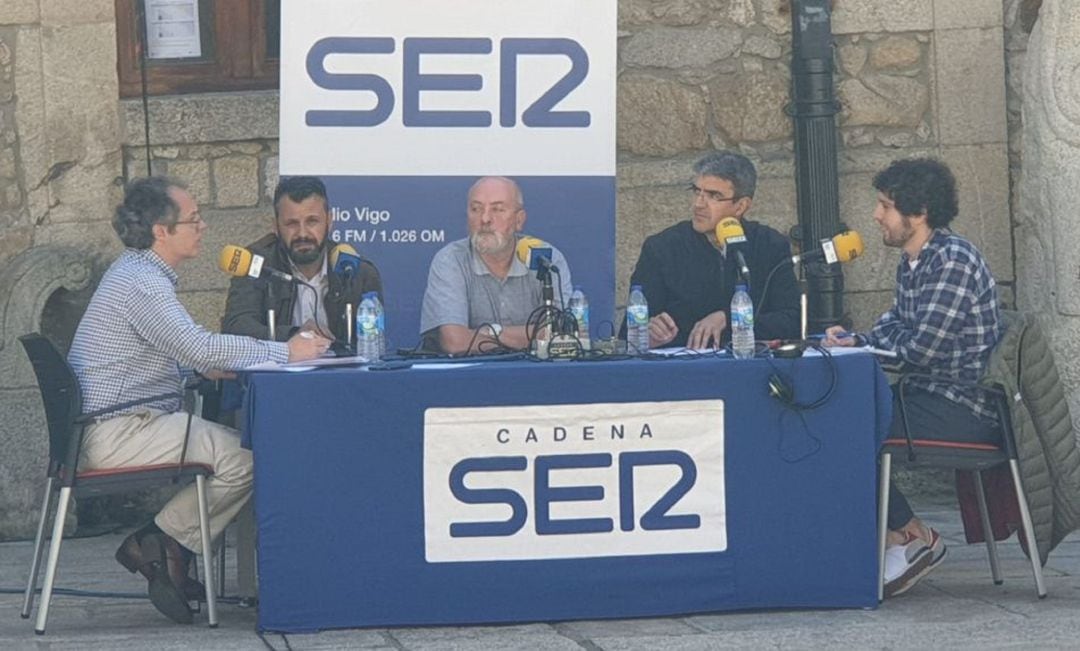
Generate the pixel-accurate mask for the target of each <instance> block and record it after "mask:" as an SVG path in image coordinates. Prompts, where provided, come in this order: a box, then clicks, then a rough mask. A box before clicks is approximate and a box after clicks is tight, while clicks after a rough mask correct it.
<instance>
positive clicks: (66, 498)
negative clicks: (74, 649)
mask: <svg viewBox="0 0 1080 651" xmlns="http://www.w3.org/2000/svg"><path fill="white" fill-rule="evenodd" d="M69 502H71V487H70V486H64V487H63V488H61V489H60V499H59V501H58V502H57V504H56V517H55V518H54V519H53V530H52V538H51V539H50V540H49V560H48V561H47V562H46V563H45V586H44V587H42V589H41V604H40V605H39V606H38V614H37V622H36V623H35V624H34V632H35V633H37V634H38V635H44V634H45V622H46V621H48V619H49V603H50V602H51V601H52V591H53V583H54V582H55V581H56V565H57V563H59V562H60V543H61V542H62V541H63V539H64V520H66V519H67V510H68V503H69Z"/></svg>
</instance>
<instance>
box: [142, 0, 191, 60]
mask: <svg viewBox="0 0 1080 651" xmlns="http://www.w3.org/2000/svg"><path fill="white" fill-rule="evenodd" d="M146 45H147V47H146V53H147V56H148V57H149V58H151V59H188V58H192V57H201V56H202V41H201V39H200V34H199V0H146Z"/></svg>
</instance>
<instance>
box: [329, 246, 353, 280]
mask: <svg viewBox="0 0 1080 651" xmlns="http://www.w3.org/2000/svg"><path fill="white" fill-rule="evenodd" d="M329 262H330V267H331V268H332V269H333V270H334V273H335V274H337V275H339V276H345V277H346V278H352V277H353V276H354V275H356V272H357V271H359V270H360V254H359V253H357V252H356V249H355V248H353V246H352V245H351V244H337V245H335V246H334V248H332V249H330V259H329Z"/></svg>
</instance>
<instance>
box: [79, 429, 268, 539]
mask: <svg viewBox="0 0 1080 651" xmlns="http://www.w3.org/2000/svg"><path fill="white" fill-rule="evenodd" d="M187 419H188V415H187V413H186V412H175V413H171V414H167V413H164V412H160V411H140V412H136V413H132V414H124V415H122V416H117V417H115V418H110V419H109V420H106V421H102V422H100V423H97V424H94V425H91V426H89V427H88V428H87V429H86V433H85V435H84V437H83V445H82V451H81V456H80V460H79V467H80V468H83V469H104V468H119V467H125V466H149V465H154V464H159V463H177V462H178V461H179V460H180V450H181V448H182V447H183V445H184V430H185V428H186V427H187ZM184 459H185V461H189V462H196V463H205V464H208V465H210V466H212V467H213V468H214V475H213V476H212V477H210V478H208V479H207V481H206V501H207V504H208V507H209V510H210V538H211V540H214V539H216V538H217V537H218V535H220V534H221V532H222V531H223V530H224V529H225V527H226V525H228V524H229V522H230V521H231V520H232V519H233V518H234V517H236V514H237V513H238V512H239V511H240V509H241V508H243V506H244V504H246V503H247V501H248V499H249V498H250V497H251V451H250V450H245V449H243V448H241V447H240V435H239V433H238V432H237V431H236V430H233V429H230V428H228V427H225V426H224V425H218V424H217V423H211V422H210V421H206V420H203V419H202V418H199V417H198V416H196V417H193V418H192V419H191V434H190V435H189V437H188V447H187V454H186V455H185V457H184ZM154 522H155V523H157V526H158V527H160V528H161V530H162V531H164V532H165V533H167V534H169V535H170V536H172V537H173V538H175V539H176V540H177V541H178V542H179V543H180V544H181V545H183V546H184V547H187V548H188V549H189V550H191V551H193V552H201V551H202V540H201V538H200V537H199V500H198V497H197V495H196V491H195V484H194V483H192V484H189V485H187V486H185V487H184V488H182V489H181V490H180V491H179V492H178V493H177V494H176V495H174V496H173V498H172V499H170V500H169V502H168V503H167V504H165V507H164V508H163V509H161V512H160V513H158V514H157V517H156V518H154Z"/></svg>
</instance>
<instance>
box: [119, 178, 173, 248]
mask: <svg viewBox="0 0 1080 651" xmlns="http://www.w3.org/2000/svg"><path fill="white" fill-rule="evenodd" d="M172 188H177V189H180V190H186V189H187V186H186V185H184V184H183V183H181V182H180V181H177V180H176V179H172V178H168V177H165V176H149V177H146V178H142V179H136V180H134V181H132V182H131V183H129V184H128V185H127V187H126V188H124V202H123V203H121V204H120V205H119V206H117V207H116V213H115V214H114V215H113V221H112V225H113V229H114V230H115V231H116V234H117V235H119V236H120V241H121V242H123V243H124V246H126V247H129V248H132V249H149V248H150V247H151V246H153V245H154V225H155V224H165V225H166V226H168V227H169V228H170V229H171V228H173V227H174V226H175V224H176V220H177V219H179V218H180V206H178V205H176V202H175V201H173V198H172V197H171V196H169V190H170V189H172Z"/></svg>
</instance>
